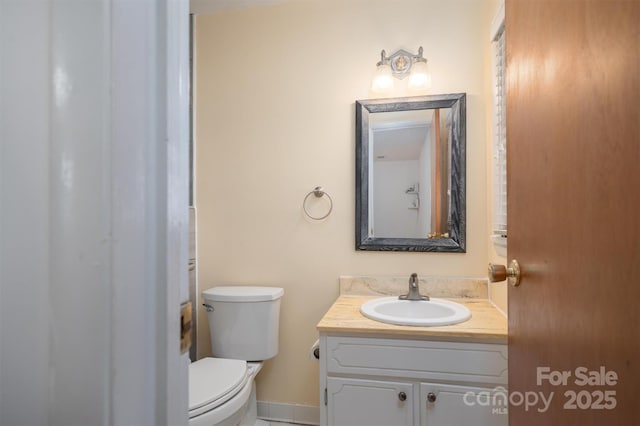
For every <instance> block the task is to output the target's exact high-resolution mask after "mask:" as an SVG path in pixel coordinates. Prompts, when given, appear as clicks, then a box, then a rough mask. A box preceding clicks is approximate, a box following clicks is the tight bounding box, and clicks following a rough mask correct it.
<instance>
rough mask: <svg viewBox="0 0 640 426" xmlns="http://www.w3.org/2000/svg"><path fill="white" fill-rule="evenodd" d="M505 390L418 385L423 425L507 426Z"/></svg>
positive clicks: (429, 384)
mask: <svg viewBox="0 0 640 426" xmlns="http://www.w3.org/2000/svg"><path fill="white" fill-rule="evenodd" d="M507 405H508V404H507V391H506V390H505V389H503V388H499V387H498V388H496V390H494V388H482V387H476V386H454V385H444V384H432V383H423V384H421V385H420V418H421V422H420V424H421V425H423V426H507V424H508V417H507Z"/></svg>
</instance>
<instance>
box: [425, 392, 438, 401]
mask: <svg viewBox="0 0 640 426" xmlns="http://www.w3.org/2000/svg"><path fill="white" fill-rule="evenodd" d="M427 401H429V402H436V394H435V393H433V392H429V393H428V394H427Z"/></svg>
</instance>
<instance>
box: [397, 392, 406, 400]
mask: <svg viewBox="0 0 640 426" xmlns="http://www.w3.org/2000/svg"><path fill="white" fill-rule="evenodd" d="M398 399H399V400H400V401H406V400H407V394H406V393H404V392H400V393H399V394H398Z"/></svg>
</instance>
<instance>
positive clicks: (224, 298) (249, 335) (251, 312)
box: [189, 286, 284, 426]
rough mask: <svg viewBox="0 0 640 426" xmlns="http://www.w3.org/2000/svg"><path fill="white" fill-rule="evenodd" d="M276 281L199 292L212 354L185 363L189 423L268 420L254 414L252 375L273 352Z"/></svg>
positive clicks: (233, 425) (239, 424)
mask: <svg viewBox="0 0 640 426" xmlns="http://www.w3.org/2000/svg"><path fill="white" fill-rule="evenodd" d="M283 294H284V290H283V289H282V288H279V287H251V286H234V287H214V288H211V289H209V290H206V291H204V292H203V293H202V297H203V299H204V306H205V308H206V309H207V317H208V320H209V330H210V333H211V352H212V354H213V357H212V358H203V359H200V360H198V361H196V362H193V363H191V364H190V365H189V426H268V424H269V423H267V422H264V421H262V420H259V419H257V402H256V391H255V377H256V375H257V374H258V373H259V372H260V370H261V369H262V363H263V361H265V360H267V359H270V358H273V357H274V356H276V355H277V353H278V331H279V319H280V299H281V298H282V295H283Z"/></svg>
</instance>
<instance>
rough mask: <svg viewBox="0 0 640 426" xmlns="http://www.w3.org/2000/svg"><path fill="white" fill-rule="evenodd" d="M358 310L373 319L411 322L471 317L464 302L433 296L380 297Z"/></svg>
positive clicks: (430, 323)
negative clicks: (402, 298) (426, 298)
mask: <svg viewBox="0 0 640 426" xmlns="http://www.w3.org/2000/svg"><path fill="white" fill-rule="evenodd" d="M360 312H361V313H362V315H364V316H365V317H367V318H371V319H372V320H375V321H380V322H385V323H388V324H397V325H414V326H438V325H451V324H458V323H461V322H464V321H466V320H468V319H469V318H471V311H469V309H468V308H467V307H466V306H463V305H461V304H459V303H456V302H452V301H450V300H444V299H434V298H431V300H429V301H427V300H400V299H398V297H396V296H394V297H381V298H379V299H373V300H370V301H368V302H365V303H363V304H362V306H360Z"/></svg>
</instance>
